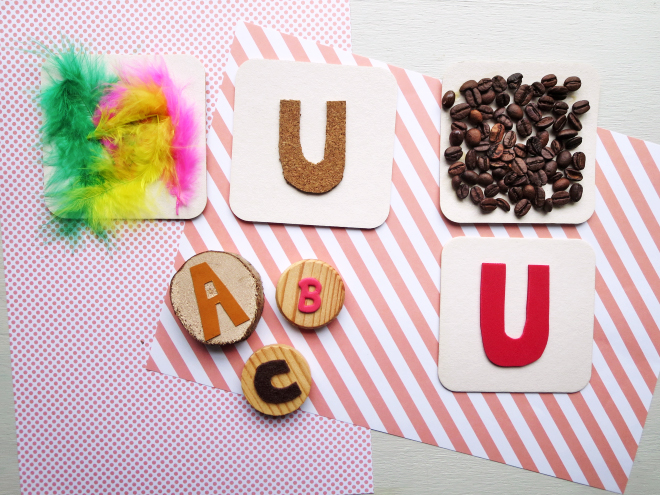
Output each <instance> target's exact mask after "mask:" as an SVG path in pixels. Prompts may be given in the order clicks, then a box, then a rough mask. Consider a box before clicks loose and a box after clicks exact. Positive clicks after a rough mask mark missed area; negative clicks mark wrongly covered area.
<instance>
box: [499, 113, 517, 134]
mask: <svg viewBox="0 0 660 495" xmlns="http://www.w3.org/2000/svg"><path fill="white" fill-rule="evenodd" d="M497 121H498V122H499V123H500V124H502V125H503V126H504V128H505V129H506V130H507V131H509V130H511V129H513V122H512V121H511V119H510V118H509V117H508V116H507V115H500V116H499V117H497Z"/></svg>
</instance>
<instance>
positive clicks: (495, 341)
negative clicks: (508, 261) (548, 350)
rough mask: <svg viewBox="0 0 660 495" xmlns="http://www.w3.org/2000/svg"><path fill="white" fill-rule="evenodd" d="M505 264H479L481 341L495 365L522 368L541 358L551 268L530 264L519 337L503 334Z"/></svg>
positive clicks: (547, 318)
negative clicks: (521, 331)
mask: <svg viewBox="0 0 660 495" xmlns="http://www.w3.org/2000/svg"><path fill="white" fill-rule="evenodd" d="M505 287H506V265H505V264H502V263H482V264H481V338H482V340H483V343H484V351H486V356H488V359H490V361H491V362H492V363H493V364H496V365H498V366H525V365H528V364H530V363H533V362H534V361H536V360H537V359H539V358H540V357H541V355H542V354H543V351H544V350H545V346H546V345H547V344H548V333H549V328H550V267H549V266H548V265H529V266H528V271H527V319H526V321H525V327H524V329H523V333H522V335H521V336H520V337H519V338H517V339H512V338H511V337H509V336H508V335H507V334H506V332H505V331H504V288H505Z"/></svg>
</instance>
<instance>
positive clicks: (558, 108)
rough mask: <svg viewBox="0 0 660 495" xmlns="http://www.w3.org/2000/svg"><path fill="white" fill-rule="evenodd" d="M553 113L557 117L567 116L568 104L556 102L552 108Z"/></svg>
mask: <svg viewBox="0 0 660 495" xmlns="http://www.w3.org/2000/svg"><path fill="white" fill-rule="evenodd" d="M552 112H553V113H554V114H555V115H565V114H566V112H568V104H566V103H565V102H563V101H556V102H555V105H554V106H553V107H552Z"/></svg>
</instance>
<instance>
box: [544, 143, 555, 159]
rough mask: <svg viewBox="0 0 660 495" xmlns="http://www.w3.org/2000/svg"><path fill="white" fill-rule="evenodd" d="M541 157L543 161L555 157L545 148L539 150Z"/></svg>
mask: <svg viewBox="0 0 660 495" xmlns="http://www.w3.org/2000/svg"><path fill="white" fill-rule="evenodd" d="M541 156H542V157H543V159H544V160H552V159H553V158H554V157H555V154H554V152H553V151H552V150H551V149H550V148H548V147H547V146H546V147H545V148H543V149H542V150H541Z"/></svg>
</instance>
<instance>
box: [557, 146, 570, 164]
mask: <svg viewBox="0 0 660 495" xmlns="http://www.w3.org/2000/svg"><path fill="white" fill-rule="evenodd" d="M572 159H573V155H572V154H571V152H570V151H568V150H564V151H562V152H561V153H559V154H558V155H557V166H558V167H559V168H566V167H568V166H569V165H570V164H571V160H572Z"/></svg>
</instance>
